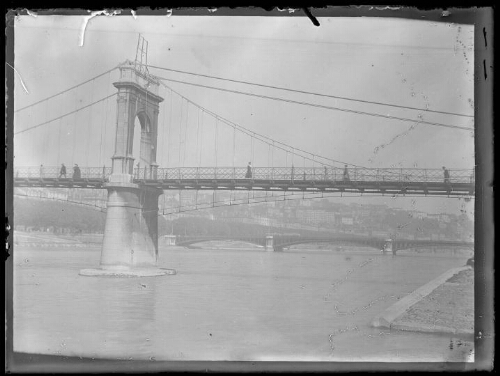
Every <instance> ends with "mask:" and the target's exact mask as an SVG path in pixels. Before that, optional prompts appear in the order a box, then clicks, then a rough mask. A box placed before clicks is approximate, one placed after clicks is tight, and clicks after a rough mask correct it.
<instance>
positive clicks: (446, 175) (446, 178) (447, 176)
mask: <svg viewBox="0 0 500 376" xmlns="http://www.w3.org/2000/svg"><path fill="white" fill-rule="evenodd" d="M443 172H444V183H445V184H450V172H449V171H448V169H447V168H446V167H444V166H443Z"/></svg>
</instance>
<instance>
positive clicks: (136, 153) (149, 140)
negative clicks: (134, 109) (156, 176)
mask: <svg viewBox="0 0 500 376" xmlns="http://www.w3.org/2000/svg"><path fill="white" fill-rule="evenodd" d="M155 150H156V149H155V144H154V142H153V132H152V126H151V120H150V118H149V116H148V115H147V113H146V112H145V111H142V110H141V111H140V112H138V113H137V115H136V116H135V119H134V127H133V142H132V148H131V153H132V157H133V158H134V163H135V168H134V175H135V176H136V177H144V178H147V177H149V176H151V175H152V172H154V171H155V170H152V167H156V164H155V159H156V158H155Z"/></svg>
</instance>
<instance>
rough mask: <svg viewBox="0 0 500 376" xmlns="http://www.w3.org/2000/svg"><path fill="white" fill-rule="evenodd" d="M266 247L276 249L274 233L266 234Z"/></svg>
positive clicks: (268, 249)
mask: <svg viewBox="0 0 500 376" xmlns="http://www.w3.org/2000/svg"><path fill="white" fill-rule="evenodd" d="M264 249H265V250H266V251H271V252H272V251H274V237H273V236H272V235H266V239H265V241H264Z"/></svg>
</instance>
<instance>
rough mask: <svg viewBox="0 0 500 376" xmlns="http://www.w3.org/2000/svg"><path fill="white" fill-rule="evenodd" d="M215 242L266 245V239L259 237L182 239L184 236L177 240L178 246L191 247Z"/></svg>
mask: <svg viewBox="0 0 500 376" xmlns="http://www.w3.org/2000/svg"><path fill="white" fill-rule="evenodd" d="M213 241H238V242H245V243H250V244H255V245H260V246H264V245H265V239H264V237H262V238H258V237H255V238H253V237H252V238H243V237H237V236H221V237H214V236H207V237H189V236H188V237H182V236H180V237H178V238H177V240H176V245H179V246H190V245H193V244H198V243H204V242H213Z"/></svg>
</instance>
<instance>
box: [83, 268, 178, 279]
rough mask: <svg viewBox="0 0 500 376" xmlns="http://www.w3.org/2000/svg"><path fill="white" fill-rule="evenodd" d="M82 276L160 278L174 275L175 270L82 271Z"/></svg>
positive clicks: (116, 269) (114, 269) (124, 269)
mask: <svg viewBox="0 0 500 376" xmlns="http://www.w3.org/2000/svg"><path fill="white" fill-rule="evenodd" d="M79 274H80V275H83V276H87V277H159V276H162V275H167V274H168V275H174V274H176V271H175V270H174V269H163V268H129V269H127V268H109V269H102V268H100V269H82V270H80V273H79Z"/></svg>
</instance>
